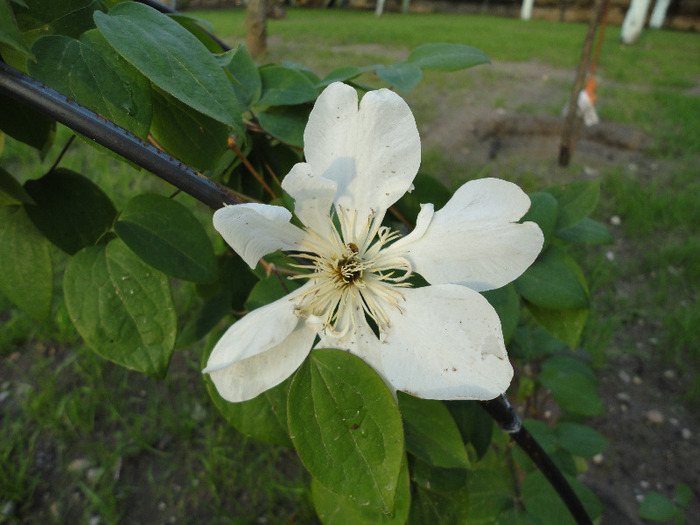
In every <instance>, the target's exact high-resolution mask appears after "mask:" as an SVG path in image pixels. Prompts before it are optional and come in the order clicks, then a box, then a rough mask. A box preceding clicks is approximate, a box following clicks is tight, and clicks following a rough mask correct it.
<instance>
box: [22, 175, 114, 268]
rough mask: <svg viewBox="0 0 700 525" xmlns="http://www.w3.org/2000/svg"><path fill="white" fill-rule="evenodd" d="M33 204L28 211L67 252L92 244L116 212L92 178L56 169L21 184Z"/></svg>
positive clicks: (108, 224) (106, 228)
mask: <svg viewBox="0 0 700 525" xmlns="http://www.w3.org/2000/svg"><path fill="white" fill-rule="evenodd" d="M24 187H25V189H26V190H27V193H29V195H30V196H31V197H32V199H33V200H34V202H35V203H36V205H35V206H33V205H27V206H26V208H27V214H28V215H29V218H30V219H31V220H32V222H33V223H34V225H35V226H36V227H37V228H38V229H39V231H41V232H42V233H43V234H44V235H45V236H46V238H47V239H49V240H50V241H51V242H52V243H54V244H55V245H56V246H58V247H59V248H60V249H61V250H63V251H64V252H66V253H69V254H71V255H73V254H74V253H76V252H77V251H78V250H80V249H82V248H85V247H87V246H92V245H93V244H95V243H96V242H97V241H98V239H99V238H100V237H102V236H103V235H104V234H105V232H107V231H108V230H109V229H110V228H111V227H112V223H113V221H114V218H115V217H116V215H117V210H116V209H115V208H114V205H113V204H112V201H110V200H109V197H107V195H105V193H104V192H103V191H102V190H101V189H100V188H99V187H98V186H97V185H96V184H95V183H94V182H92V181H91V180H89V179H87V178H86V177H84V176H82V175H81V174H79V173H75V172H74V171H71V170H68V169H64V168H57V169H55V170H53V171H50V172H49V173H47V174H46V175H44V176H43V177H42V178H40V179H38V180H29V181H27V182H26V183H25V184H24Z"/></svg>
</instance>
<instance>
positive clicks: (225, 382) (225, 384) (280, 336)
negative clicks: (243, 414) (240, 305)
mask: <svg viewBox="0 0 700 525" xmlns="http://www.w3.org/2000/svg"><path fill="white" fill-rule="evenodd" d="M294 308H295V305H294V302H293V301H292V300H290V296H287V297H283V298H282V299H279V300H277V301H275V302H273V303H270V304H268V305H265V306H262V307H260V308H258V309H257V310H253V311H252V312H250V313H249V314H248V315H246V316H245V317H243V318H242V319H241V320H240V321H238V322H236V323H234V324H233V325H232V326H231V327H230V328H229V329H228V330H227V331H226V333H225V334H224V335H223V337H222V338H221V339H220V340H219V342H218V343H216V346H214V349H213V350H212V353H211V355H210V356H209V361H208V362H207V367H206V368H205V369H204V371H203V372H204V373H205V374H209V375H210V376H211V378H212V380H213V381H214V385H215V386H216V389H217V390H218V392H219V394H220V395H221V397H223V398H224V399H226V400H227V401H232V402H239V401H246V400H248V399H252V398H254V397H255V396H257V395H258V394H260V393H262V392H264V391H265V390H268V389H270V388H272V387H274V386H276V385H278V384H279V383H281V382H282V381H284V380H285V379H286V378H287V377H289V376H290V375H291V374H292V373H293V372H294V371H295V370H296V369H297V368H298V367H299V365H300V364H301V363H302V361H304V359H305V358H306V356H307V355H308V354H309V351H310V350H311V345H312V344H313V340H314V338H315V337H316V332H315V331H314V330H313V329H311V328H309V327H308V326H306V324H305V323H304V322H303V320H301V319H299V318H298V317H297V316H296V315H295V314H294Z"/></svg>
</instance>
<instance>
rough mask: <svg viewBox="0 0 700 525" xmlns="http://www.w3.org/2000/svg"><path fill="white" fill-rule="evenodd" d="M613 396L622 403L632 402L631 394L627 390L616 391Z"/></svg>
mask: <svg viewBox="0 0 700 525" xmlns="http://www.w3.org/2000/svg"><path fill="white" fill-rule="evenodd" d="M615 397H617V400H618V401H622V402H623V403H631V402H632V396H630V395H629V394H628V393H627V392H618V394H617V395H616V396H615Z"/></svg>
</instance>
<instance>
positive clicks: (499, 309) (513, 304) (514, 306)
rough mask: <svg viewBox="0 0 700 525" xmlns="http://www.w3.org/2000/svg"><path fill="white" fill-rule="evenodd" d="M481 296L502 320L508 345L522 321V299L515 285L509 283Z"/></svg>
mask: <svg viewBox="0 0 700 525" xmlns="http://www.w3.org/2000/svg"><path fill="white" fill-rule="evenodd" d="M481 294H482V295H483V296H484V297H485V298H486V300H487V301H488V302H489V304H490V305H491V306H493V308H494V310H496V313H497V314H498V318H499V319H500V320H501V328H502V330H503V339H504V340H505V342H506V344H508V342H509V341H510V339H511V338H512V337H513V334H514V333H515V329H516V328H517V327H518V322H519V321H520V297H519V296H518V293H517V292H516V291H515V286H514V285H513V283H509V284H507V285H506V286H503V287H501V288H498V289H496V290H488V291H486V292H481Z"/></svg>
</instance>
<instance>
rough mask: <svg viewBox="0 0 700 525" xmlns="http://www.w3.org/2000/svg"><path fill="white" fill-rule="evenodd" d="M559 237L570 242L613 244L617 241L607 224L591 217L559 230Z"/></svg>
mask: <svg viewBox="0 0 700 525" xmlns="http://www.w3.org/2000/svg"><path fill="white" fill-rule="evenodd" d="M557 237H559V238H561V239H564V240H566V241H569V242H587V243H589V244H612V243H613V242H615V239H614V238H613V236H612V234H611V233H610V230H608V227H607V226H606V225H605V224H603V223H601V222H598V221H594V220H593V219H591V218H589V217H586V218H585V219H583V220H582V221H580V222H578V223H576V224H575V225H574V226H571V227H570V228H566V229H565V230H561V231H559V232H557Z"/></svg>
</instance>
